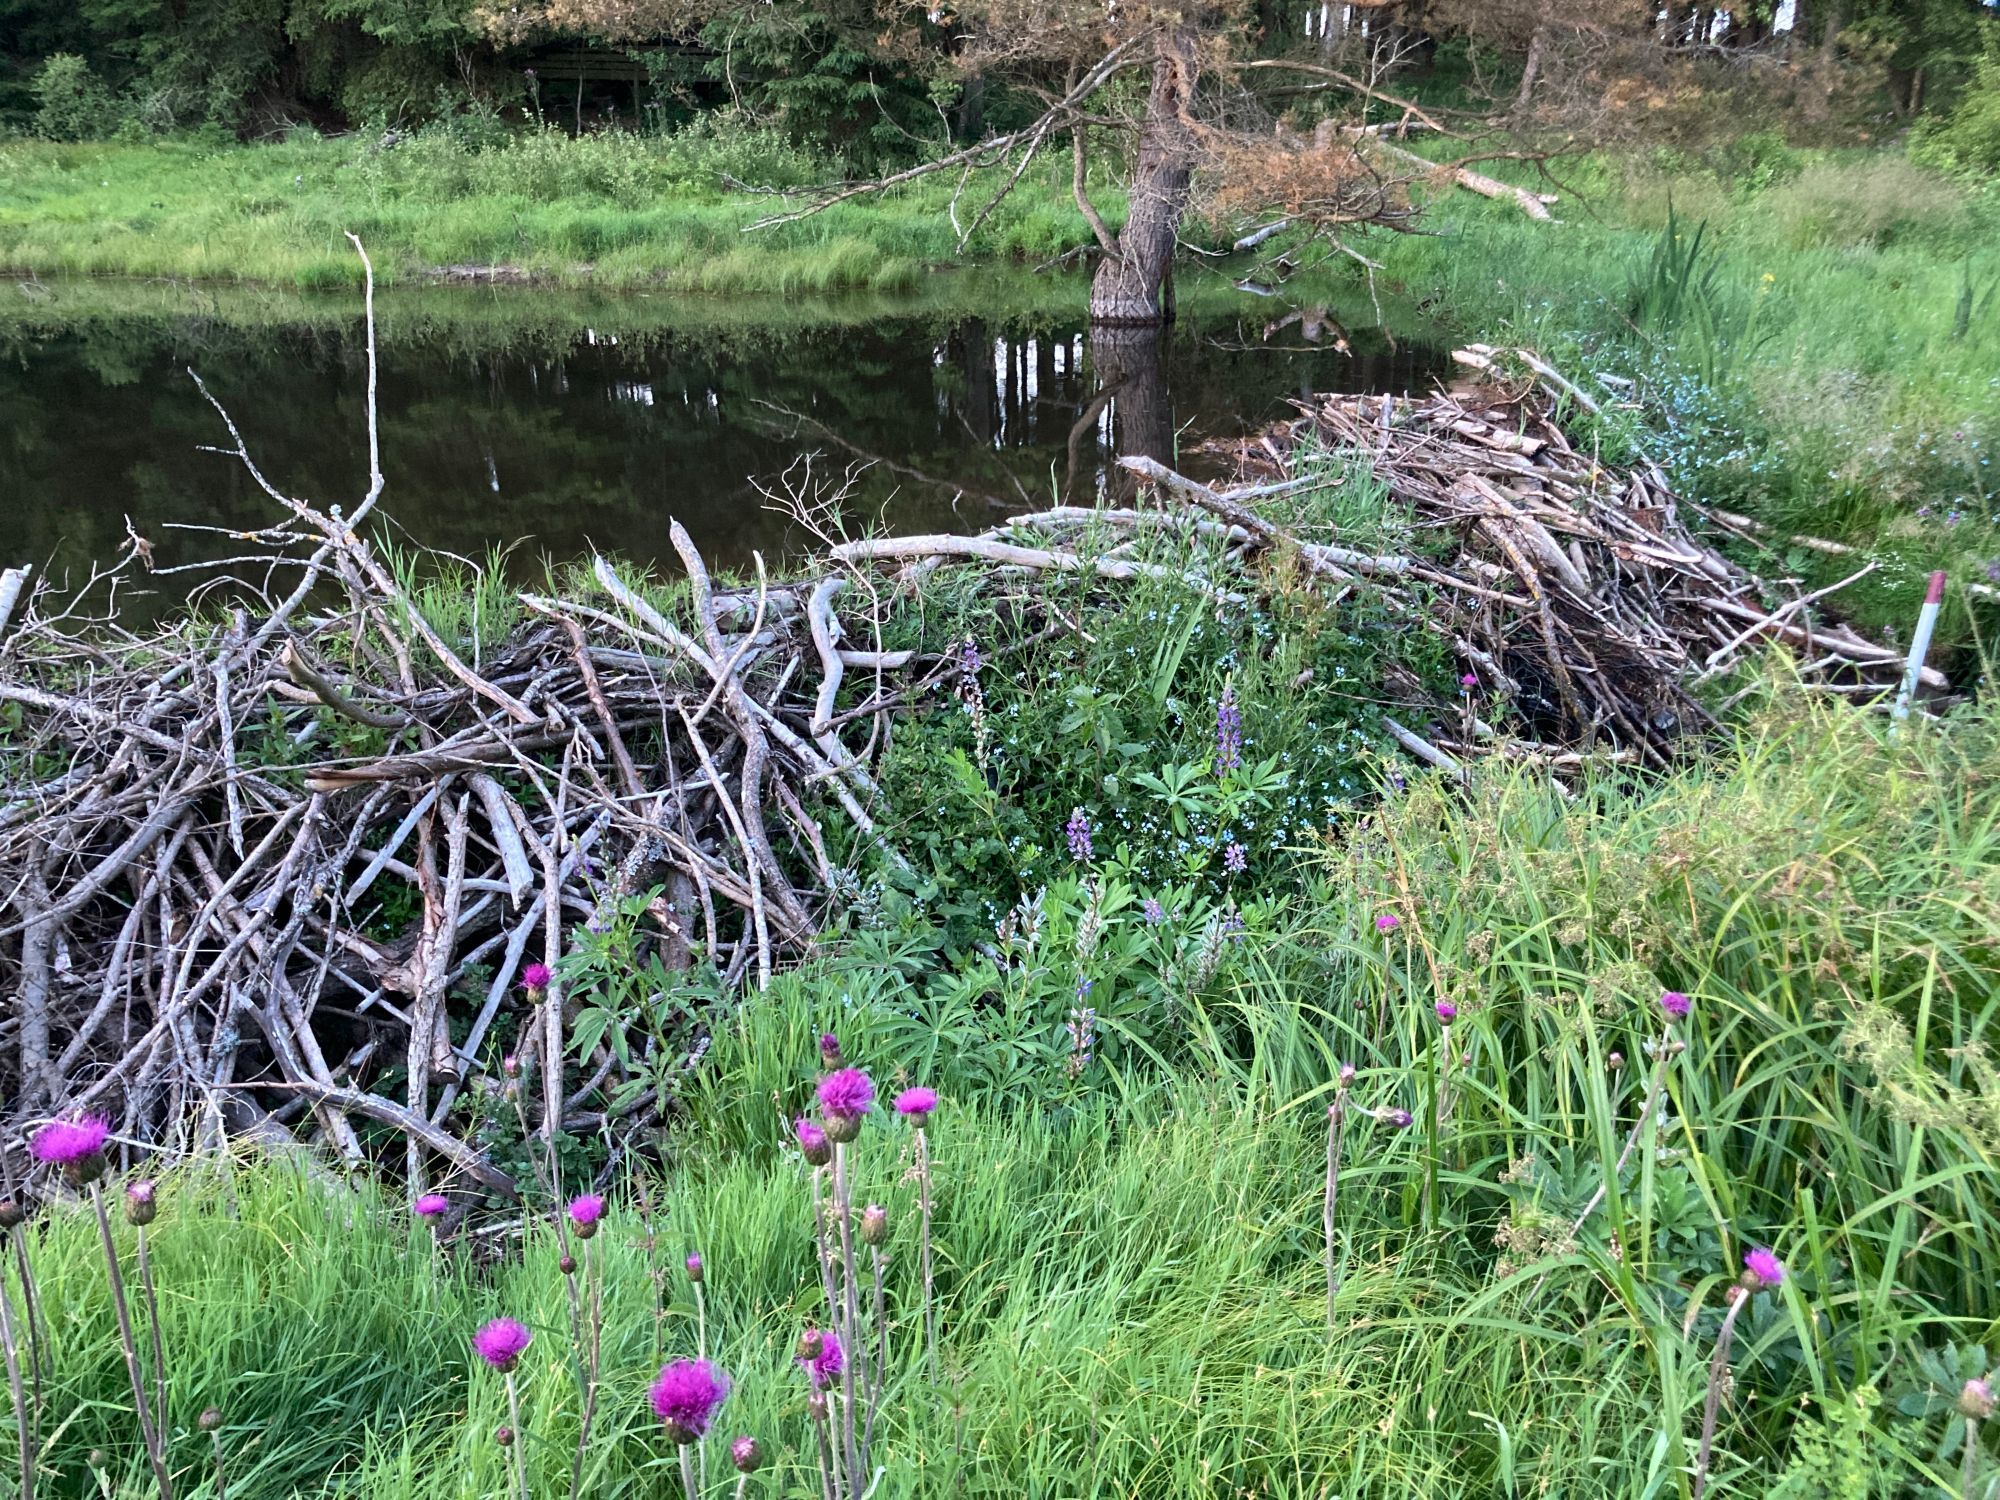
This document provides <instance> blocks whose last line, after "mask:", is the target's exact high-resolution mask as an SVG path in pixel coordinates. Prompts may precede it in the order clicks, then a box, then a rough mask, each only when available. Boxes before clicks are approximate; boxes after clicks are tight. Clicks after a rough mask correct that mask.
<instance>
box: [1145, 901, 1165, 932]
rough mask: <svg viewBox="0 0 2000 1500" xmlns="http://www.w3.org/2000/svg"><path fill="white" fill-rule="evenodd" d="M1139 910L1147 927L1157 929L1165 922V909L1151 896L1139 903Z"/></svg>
mask: <svg viewBox="0 0 2000 1500" xmlns="http://www.w3.org/2000/svg"><path fill="white" fill-rule="evenodd" d="M1139 910H1140V911H1141V912H1143V913H1144V914H1145V917H1146V925H1147V926H1148V927H1158V926H1159V925H1160V924H1161V923H1162V922H1164V921H1166V920H1167V909H1166V908H1165V907H1164V906H1162V905H1160V903H1159V902H1158V901H1156V900H1154V899H1153V898H1152V897H1151V896H1148V897H1147V898H1146V899H1145V900H1144V901H1142V902H1140V903H1139Z"/></svg>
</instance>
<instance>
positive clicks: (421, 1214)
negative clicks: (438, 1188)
mask: <svg viewBox="0 0 2000 1500" xmlns="http://www.w3.org/2000/svg"><path fill="white" fill-rule="evenodd" d="M450 1210H451V1200H450V1199H449V1198H447V1197H445V1195H444V1194H443V1193H425V1194H424V1195H423V1197H421V1198H419V1199H418V1200H417V1201H416V1202H415V1203H412V1204H411V1205H410V1212H411V1213H413V1214H415V1215H416V1216H417V1217H418V1218H420V1219H427V1220H434V1219H442V1218H443V1217H444V1216H445V1215H446V1214H447V1213H448V1212H450Z"/></svg>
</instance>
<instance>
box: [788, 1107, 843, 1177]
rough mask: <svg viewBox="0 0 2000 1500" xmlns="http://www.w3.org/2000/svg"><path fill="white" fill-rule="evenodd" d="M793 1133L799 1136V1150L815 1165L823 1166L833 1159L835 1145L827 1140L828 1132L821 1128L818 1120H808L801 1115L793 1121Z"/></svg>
mask: <svg viewBox="0 0 2000 1500" xmlns="http://www.w3.org/2000/svg"><path fill="white" fill-rule="evenodd" d="M792 1133H793V1134H794V1135H796V1136H797V1137H798V1140H799V1151H800V1152H801V1153H802V1154H803V1155H804V1156H805V1159H806V1160H807V1161H809V1162H811V1163H812V1164H813V1165H814V1166H816V1167H823V1166H825V1165H826V1164H827V1163H828V1162H830V1161H832V1160H833V1145H832V1143H831V1142H829V1141H828V1140H827V1138H826V1132H825V1131H824V1130H821V1129H820V1128H819V1122H818V1121H817V1120H808V1119H807V1118H806V1117H805V1116H804V1115H800V1116H799V1117H798V1119H796V1120H794V1121H793V1122H792Z"/></svg>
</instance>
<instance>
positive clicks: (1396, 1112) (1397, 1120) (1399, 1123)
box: [1387, 1109, 1416, 1130]
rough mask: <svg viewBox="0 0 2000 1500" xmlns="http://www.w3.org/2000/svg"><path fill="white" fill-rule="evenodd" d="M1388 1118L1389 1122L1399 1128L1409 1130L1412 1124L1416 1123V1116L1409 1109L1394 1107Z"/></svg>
mask: <svg viewBox="0 0 2000 1500" xmlns="http://www.w3.org/2000/svg"><path fill="white" fill-rule="evenodd" d="M1387 1118H1388V1121H1389V1123H1390V1124H1391V1125H1393V1126H1395V1127H1396V1128H1397V1129H1398V1130H1408V1129H1409V1128H1410V1126H1411V1125H1413V1124H1415V1123H1416V1117H1415V1116H1414V1115H1412V1114H1411V1113H1410V1112H1409V1111H1408V1110H1407V1109H1392V1110H1390V1111H1389V1114H1388V1116H1387Z"/></svg>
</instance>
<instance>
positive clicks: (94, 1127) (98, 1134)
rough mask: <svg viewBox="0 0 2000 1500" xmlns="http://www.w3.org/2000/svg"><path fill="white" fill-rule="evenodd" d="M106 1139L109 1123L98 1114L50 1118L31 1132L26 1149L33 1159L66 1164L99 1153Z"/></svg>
mask: <svg viewBox="0 0 2000 1500" xmlns="http://www.w3.org/2000/svg"><path fill="white" fill-rule="evenodd" d="M110 1139H111V1122H110V1121H109V1120H107V1119H104V1118H103V1117H102V1116H101V1115H89V1116H86V1117H85V1118H83V1119H81V1120H51V1121H49V1123H48V1124H46V1125H44V1126H43V1127H42V1128H41V1129H40V1130H37V1131H36V1132H35V1134H34V1138H33V1139H32V1140H30V1141H29V1142H28V1150H29V1151H31V1152H32V1153H33V1154H34V1157H35V1160H36V1161H45V1162H48V1163H49V1164H50V1165H52V1166H58V1167H69V1166H75V1165H77V1164H79V1163H82V1162H87V1161H89V1160H90V1159H91V1158H92V1157H93V1156H101V1155H103V1154H104V1143H105V1142H106V1141H108V1140H110Z"/></svg>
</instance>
